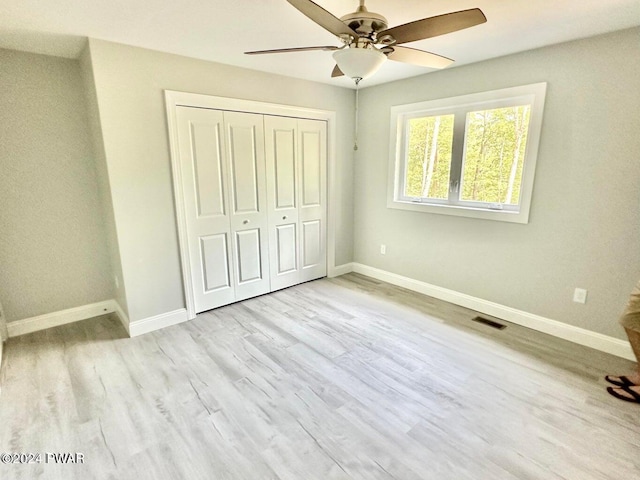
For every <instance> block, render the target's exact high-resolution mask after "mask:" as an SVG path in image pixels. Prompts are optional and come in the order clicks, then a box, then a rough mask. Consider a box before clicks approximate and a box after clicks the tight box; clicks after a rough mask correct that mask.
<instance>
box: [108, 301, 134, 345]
mask: <svg viewBox="0 0 640 480" xmlns="http://www.w3.org/2000/svg"><path fill="white" fill-rule="evenodd" d="M111 302H113V303H112V308H113V310H112V311H113V313H115V315H116V317H118V320H120V323H122V326H123V327H124V329H125V330H126V331H127V334H128V335H129V336H131V332H130V331H129V317H128V316H127V314H126V313H124V310H122V307H121V306H120V304H119V303H118V301H117V300H111Z"/></svg>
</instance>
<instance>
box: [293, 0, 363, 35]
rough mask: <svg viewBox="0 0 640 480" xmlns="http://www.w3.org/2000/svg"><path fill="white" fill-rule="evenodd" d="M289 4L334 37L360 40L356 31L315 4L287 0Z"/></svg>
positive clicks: (306, 0) (309, 0) (298, 0)
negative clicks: (350, 37) (348, 36)
mask: <svg viewBox="0 0 640 480" xmlns="http://www.w3.org/2000/svg"><path fill="white" fill-rule="evenodd" d="M287 2H289V3H290V4H291V5H293V6H294V7H296V8H297V9H298V10H300V11H301V12H302V13H304V14H305V15H306V16H307V17H309V18H310V19H311V20H313V21H314V22H316V23H317V24H318V25H320V26H321V27H323V28H325V29H326V30H329V31H330V32H331V33H333V34H334V35H337V36H338V37H339V36H340V35H350V36H352V37H353V38H358V34H357V33H356V31H355V30H352V29H351V28H350V27H349V26H348V25H347V24H346V23H344V22H343V21H342V20H340V19H339V18H338V17H336V16H334V15H333V14H332V13H330V12H327V11H326V10H325V9H324V8H322V7H321V6H320V5H318V4H316V3H313V2H312V1H311V0H287Z"/></svg>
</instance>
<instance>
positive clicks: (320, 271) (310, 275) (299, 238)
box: [264, 116, 327, 290]
mask: <svg viewBox="0 0 640 480" xmlns="http://www.w3.org/2000/svg"><path fill="white" fill-rule="evenodd" d="M264 124H265V135H266V142H265V145H266V160H267V172H268V174H267V197H268V198H267V201H268V210H269V246H270V249H269V254H270V257H269V258H270V267H271V290H278V289H281V288H285V287H289V286H291V285H295V284H298V283H301V282H305V281H308V280H313V279H315V278H320V277H324V276H325V275H326V274H327V262H326V256H327V254H326V204H327V202H326V190H327V188H326V187H327V186H326V181H327V180H326V178H327V172H326V165H327V161H326V157H327V150H326V145H327V128H326V122H324V121H320V120H302V119H296V118H287V117H273V116H265V119H264Z"/></svg>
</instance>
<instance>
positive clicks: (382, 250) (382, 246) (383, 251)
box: [380, 244, 387, 255]
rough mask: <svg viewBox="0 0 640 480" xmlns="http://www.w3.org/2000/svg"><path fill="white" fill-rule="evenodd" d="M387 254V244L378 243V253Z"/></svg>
mask: <svg viewBox="0 0 640 480" xmlns="http://www.w3.org/2000/svg"><path fill="white" fill-rule="evenodd" d="M386 254H387V246H386V245H384V244H383V245H380V255H386Z"/></svg>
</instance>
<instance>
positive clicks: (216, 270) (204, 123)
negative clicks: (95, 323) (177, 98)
mask: <svg viewBox="0 0 640 480" xmlns="http://www.w3.org/2000/svg"><path fill="white" fill-rule="evenodd" d="M176 121H177V122H176V123H177V129H178V132H177V133H178V135H177V136H178V148H179V156H180V176H181V179H180V181H181V184H182V191H183V196H184V198H183V204H184V212H185V217H186V218H185V220H186V227H187V237H188V245H187V249H188V257H189V267H190V270H191V276H190V277H191V283H192V287H193V297H194V301H195V307H196V312H203V311H206V310H210V309H212V308H215V307H219V306H222V305H227V304H229V303H232V302H235V301H239V300H244V299H246V298H250V297H254V296H257V295H262V294H264V293H268V292H270V291H273V290H277V289H280V288H284V287H288V286H291V285H295V284H297V283H301V282H304V281H307V280H313V279H315V278H320V277H323V276H325V275H326V268H327V267H326V164H327V162H326V155H327V153H326V122H324V121H316V120H302V119H295V118H286V117H271V116H264V115H258V114H251V113H240V112H228V111H220V110H212V109H206V108H195V107H182V106H180V107H177V116H176ZM265 128H266V138H265ZM265 149H266V151H265ZM176 181H177V179H176ZM183 248H184V247H183Z"/></svg>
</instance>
